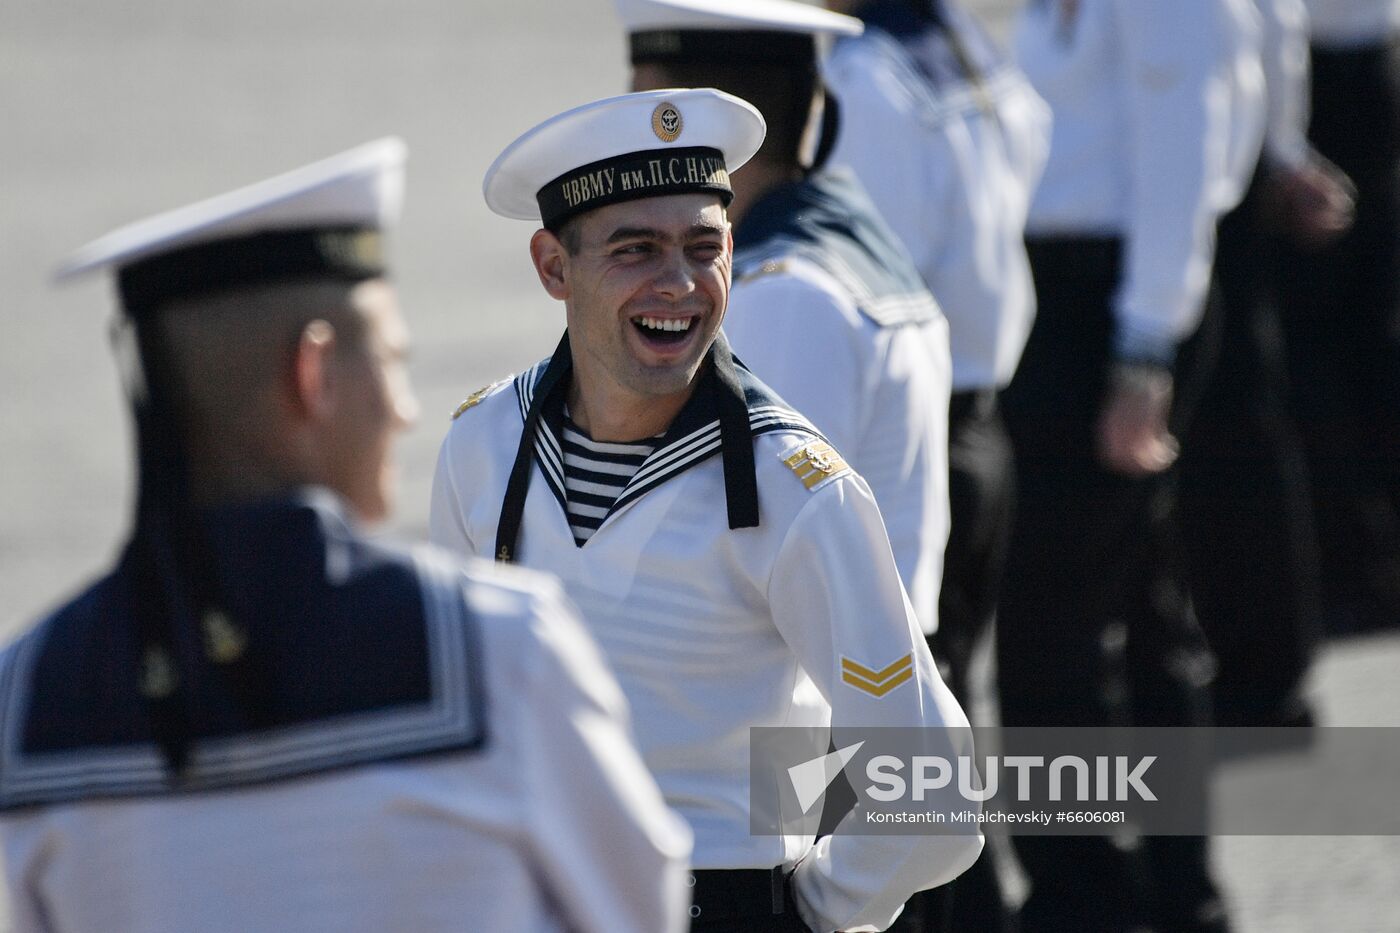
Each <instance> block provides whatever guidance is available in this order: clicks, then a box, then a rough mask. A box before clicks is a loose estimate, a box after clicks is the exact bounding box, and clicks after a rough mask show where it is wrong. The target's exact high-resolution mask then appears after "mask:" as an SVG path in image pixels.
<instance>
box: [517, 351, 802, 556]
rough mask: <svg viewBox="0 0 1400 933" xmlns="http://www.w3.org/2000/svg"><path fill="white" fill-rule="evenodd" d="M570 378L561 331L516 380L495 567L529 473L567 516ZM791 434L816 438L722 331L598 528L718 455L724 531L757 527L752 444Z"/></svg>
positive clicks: (522, 503)
mask: <svg viewBox="0 0 1400 933" xmlns="http://www.w3.org/2000/svg"><path fill="white" fill-rule="evenodd" d="M572 373H573V354H572V351H571V349H570V346H569V335H568V333H567V332H565V334H564V336H563V339H561V340H560V341H559V346H558V347H557V348H556V349H555V351H554V353H553V355H552V356H550V357H549V358H548V359H545V360H542V361H540V362H539V363H538V364H536V365H535V366H534V367H532V368H531V369H528V370H526V371H525V372H524V373H522V374H521V375H520V376H518V377H517V378H516V382H515V389H516V397H517V399H518V401H519V404H520V416H521V419H522V421H523V422H524V428H523V430H522V431H521V438H520V446H519V448H518V450H517V452H516V459H515V463H514V465H513V467H512V469H511V475H510V480H509V482H508V483H507V487H506V495H505V499H504V501H503V502H502V505H501V518H500V522H499V523H498V525H497V530H496V549H495V556H496V559H497V560H499V561H504V562H511V561H513V560H514V559H515V557H516V555H517V549H518V544H519V540H520V537H521V523H522V521H523V518H524V512H525V496H526V493H527V492H528V489H529V481H530V477H531V471H532V469H534V468H538V469H539V471H540V473H541V474H542V475H543V477H544V480H545V483H546V485H548V487H549V489H550V491H551V492H552V493H553V494H554V497H555V499H556V500H557V501H558V503H559V507H560V508H561V509H563V510H565V512H567V510H568V498H567V495H566V493H565V489H564V456H563V452H562V449H561V447H560V441H559V438H560V436H561V433H562V427H563V421H564V402H565V397H566V395H567V394H568V386H569V379H570V377H571V375H572ZM792 429H796V430H800V431H804V432H807V433H810V434H813V435H816V436H820V434H819V433H818V432H817V430H816V429H815V428H814V427H813V426H812V425H811V424H810V423H809V422H807V421H806V419H804V418H802V416H800V415H799V414H797V413H796V412H795V411H793V410H792V408H791V406H789V405H788V404H787V403H786V402H784V401H783V400H782V399H780V398H779V397H778V396H777V395H776V394H775V393H774V392H773V390H772V389H770V388H768V387H767V386H766V385H764V384H763V383H762V382H760V381H759V380H758V379H757V378H756V377H755V376H754V375H753V373H751V372H750V371H749V370H748V368H747V367H745V366H744V364H743V363H742V362H741V361H740V360H739V359H738V358H737V357H735V356H734V354H733V351H732V350H731V349H730V347H729V342H728V341H727V340H726V339H725V337H724V334H723V333H722V332H721V333H720V334H718V335H717V336H716V337H715V342H714V343H713V344H712V345H711V346H710V349H709V350H708V351H707V352H706V355H705V360H704V362H703V363H702V370H701V375H700V377H699V380H698V382H697V384H696V386H695V391H694V392H693V393H691V396H690V398H689V399H688V400H687V401H686V403H685V405H684V406H683V407H682V408H681V411H680V413H679V414H678V415H677V416H676V418H675V420H674V421H672V422H671V425H670V427H669V428H667V430H666V432H665V434H664V435H663V436H662V438H661V442H660V443H659V444H657V445H656V447H655V449H654V450H653V451H652V452H651V454H650V456H648V457H647V459H646V460H645V461H644V462H643V463H642V465H641V467H640V468H638V470H637V472H636V473H635V474H633V476H632V478H631V480H630V481H629V482H628V483H627V485H626V486H625V487H624V488H623V491H622V493H621V494H620V495H619V496H618V498H617V500H616V501H615V502H614V503H613V505H612V508H611V509H609V511H608V516H607V518H605V519H604V525H606V524H607V521H608V519H609V518H611V517H612V516H613V515H614V514H616V513H618V512H620V511H621V510H622V509H624V508H626V507H627V506H628V505H630V504H631V503H633V502H635V501H637V500H638V499H640V498H641V497H642V496H645V495H646V494H647V493H648V492H650V491H651V490H653V489H655V488H656V487H658V486H660V485H661V484H663V483H665V482H666V481H667V480H669V479H672V478H673V477H676V476H679V475H680V474H682V473H684V472H685V471H687V470H689V469H691V468H692V467H694V466H696V465H698V464H700V463H703V462H704V461H706V460H708V459H709V458H710V457H712V456H714V455H715V454H717V453H718V454H720V455H721V456H722V457H723V463H724V489H725V506H726V509H727V511H728V519H729V527H730V528H731V529H738V528H754V527H757V526H758V524H759V507H758V505H759V504H758V481H757V477H756V472H755V466H754V451H753V438H754V437H756V436H758V435H760V434H765V433H768V432H771V431H778V430H792ZM585 547H587V545H585Z"/></svg>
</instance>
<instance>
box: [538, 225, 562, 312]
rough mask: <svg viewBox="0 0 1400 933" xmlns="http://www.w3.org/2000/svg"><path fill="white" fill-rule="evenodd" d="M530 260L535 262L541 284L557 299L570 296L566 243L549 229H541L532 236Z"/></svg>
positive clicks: (560, 299)
mask: <svg viewBox="0 0 1400 933" xmlns="http://www.w3.org/2000/svg"><path fill="white" fill-rule="evenodd" d="M530 261H531V262H533V263H534V264H535V274H536V275H538V276H539V277H540V284H541V285H543V286H544V290H545V291H546V292H548V293H549V297H551V298H553V299H554V300H555V301H565V300H567V299H568V297H569V279H568V271H567V255H566V250H565V249H564V244H563V243H561V242H559V238H558V237H557V236H555V235H554V234H553V233H551V232H549V231H548V230H544V229H540V230H536V231H535V235H534V236H532V237H530Z"/></svg>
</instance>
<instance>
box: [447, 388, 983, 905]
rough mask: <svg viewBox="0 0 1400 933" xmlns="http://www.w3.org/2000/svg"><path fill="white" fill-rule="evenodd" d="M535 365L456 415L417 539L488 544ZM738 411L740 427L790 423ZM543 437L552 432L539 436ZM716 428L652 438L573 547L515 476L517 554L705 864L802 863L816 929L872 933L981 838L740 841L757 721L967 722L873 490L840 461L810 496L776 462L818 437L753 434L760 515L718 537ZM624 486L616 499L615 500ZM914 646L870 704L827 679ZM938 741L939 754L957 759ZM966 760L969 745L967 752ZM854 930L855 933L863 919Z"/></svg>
mask: <svg viewBox="0 0 1400 933" xmlns="http://www.w3.org/2000/svg"><path fill="white" fill-rule="evenodd" d="M543 365H544V364H540V365H539V366H537V367H535V368H534V369H532V370H529V371H527V372H526V373H524V374H523V375H522V376H520V377H518V378H517V379H516V380H514V381H513V382H511V383H505V384H503V385H501V386H498V387H496V388H495V389H493V390H492V391H491V392H490V393H489V394H487V395H485V396H484V397H483V398H481V400H480V402H479V404H477V405H476V406H475V407H473V408H471V409H470V410H467V411H466V412H465V413H463V414H462V415H461V416H460V417H459V418H458V419H457V420H456V421H455V422H454V423H453V425H452V428H451V430H450V431H449V432H448V435H447V438H446V440H445V441H444V442H443V446H442V451H441V453H440V455H439V459H438V468H437V475H436V478H435V481H434V488H433V503H432V510H431V515H430V520H431V527H432V536H433V539H434V540H435V541H436V542H438V543H440V544H443V545H446V546H448V547H450V548H452V549H454V550H457V551H461V552H465V553H469V554H490V553H492V551H493V549H494V545H495V538H496V531H497V525H498V521H499V518H500V513H501V505H502V500H503V497H504V496H505V492H506V486H507V482H508V479H509V473H510V471H511V467H512V465H513V463H514V460H515V455H516V451H517V446H518V444H519V441H520V435H521V430H522V427H523V424H524V413H525V411H527V410H528V409H529V406H530V403H531V401H532V400H533V387H534V385H535V379H536V378H537V376H538V375H539V373H540V372H541V371H542V369H543ZM796 417H797V416H795V415H793V414H792V413H791V412H787V411H784V410H779V409H772V408H770V409H766V410H759V409H753V410H751V420H752V421H753V422H754V424H755V425H756V426H758V425H761V424H763V423H765V422H769V423H771V422H773V421H774V419H778V420H781V421H784V422H786V421H789V420H791V419H794V418H796ZM544 433H545V434H546V435H547V434H548V432H544ZM718 433H719V432H718V428H717V426H715V427H713V428H712V429H702V430H700V431H697V432H695V433H694V434H693V435H691V436H690V437H688V438H686V439H681V440H679V441H676V442H673V443H670V444H666V445H662V446H661V447H659V448H658V449H657V451H656V452H655V453H654V454H653V455H652V457H651V458H650V459H649V460H648V463H647V464H645V465H643V467H642V469H641V470H640V471H638V474H637V477H635V478H634V480H633V482H634V484H640V483H646V482H650V481H654V480H656V479H658V478H662V477H664V479H662V481H661V482H660V483H659V485H656V486H654V487H652V488H650V490H649V491H647V492H645V493H644V494H642V495H641V496H639V497H637V498H633V499H631V500H630V501H629V502H628V504H626V505H624V506H623V507H622V508H620V509H619V510H617V511H614V512H613V513H612V514H611V515H610V516H609V517H608V518H607V519H606V520H605V521H604V522H603V524H602V526H601V527H600V528H599V529H598V530H597V531H596V532H595V533H594V535H593V537H592V538H590V539H589V541H588V543H587V544H585V545H584V546H583V547H578V546H576V545H575V544H574V540H573V536H572V534H571V533H570V531H569V525H568V521H567V518H566V516H565V512H564V509H563V507H562V506H561V504H560V501H559V499H558V498H557V496H558V493H557V491H555V490H553V489H552V488H551V485H550V483H549V482H548V481H547V479H546V474H545V472H543V470H545V469H548V470H551V471H553V470H555V469H556V467H557V462H556V461H557V451H554V450H553V448H552V447H551V445H549V444H548V443H547V442H544V441H542V442H541V446H540V450H541V451H542V452H541V453H539V454H537V456H539V457H544V458H545V463H546V466H543V467H542V466H541V463H540V461H539V460H538V459H537V460H536V462H535V463H534V464H533V466H532V471H531V474H530V488H529V494H528V496H527V498H526V500H525V506H524V514H523V520H522V523H521V529H522V531H521V536H520V540H519V545H518V549H517V551H516V556H517V557H518V559H519V560H520V561H521V563H523V564H524V565H526V566H529V567H534V568H546V569H548V570H550V571H551V572H553V573H555V574H557V575H558V576H559V577H560V578H561V580H562V581H563V583H564V586H565V588H566V590H567V591H568V593H569V595H570V596H571V597H572V598H573V599H574V600H575V601H576V602H577V603H578V605H579V607H580V609H582V611H583V616H584V619H585V621H586V622H587V623H588V626H589V629H590V631H591V633H592V634H593V636H594V637H595V638H596V639H597V641H598V643H599V644H600V645H601V647H602V649H603V653H604V655H605V656H606V657H607V659H608V661H609V662H610V664H611V665H612V668H613V670H614V672H615V673H616V674H617V677H618V680H619V682H620V683H621V684H622V688H623V692H624V693H626V695H627V697H628V699H629V701H630V702H631V707H632V710H633V714H634V728H635V731H636V736H637V743H638V746H639V747H640V748H641V750H642V755H643V757H644V758H645V760H646V763H647V764H648V765H649V766H650V768H651V770H652V772H653V774H655V776H656V780H657V783H658V784H659V785H660V786H661V789H662V792H663V794H664V795H665V798H666V801H667V803H669V804H670V805H671V806H672V807H673V808H674V809H675V810H676V811H678V812H679V813H680V814H681V815H682V816H683V817H684V818H685V819H686V820H687V821H688V822H689V823H690V826H691V828H692V829H693V830H694V833H695V853H694V858H693V861H694V865H695V867H696V868H702V869H719V868H725V869H744V868H772V867H774V866H777V865H786V866H791V865H793V864H794V863H795V862H797V861H798V859H802V861H801V863H800V864H798V865H797V868H796V874H795V876H794V890H795V892H796V896H797V901H798V904H799V907H800V909H801V910H802V911H803V913H804V916H805V918H806V919H807V921H808V922H809V923H811V924H812V925H813V926H814V927H815V928H817V929H822V930H834V929H849V928H857V927H864V928H868V929H884V928H885V926H887V925H888V924H889V923H891V922H892V921H893V919H894V917H895V916H896V915H897V913H898V911H899V910H900V909H901V908H902V906H903V903H904V901H905V900H906V899H907V898H908V896H909V895H910V894H912V893H913V892H914V891H916V890H920V889H923V888H927V887H932V886H934V885H938V884H943V883H945V882H947V881H949V880H951V879H952V878H954V877H956V876H957V875H958V874H959V873H961V872H962V871H963V870H964V869H966V868H967V866H968V865H970V864H971V863H972V862H973V861H975V859H976V857H977V855H978V853H979V852H980V851H981V844H982V843H981V837H980V836H979V835H952V836H948V835H941V836H940V835H928V836H884V837H876V836H866V837H862V836H855V835H844V834H838V835H835V836H830V837H826V838H824V839H823V840H822V841H821V842H820V843H819V844H817V845H815V846H814V845H813V844H812V840H811V838H810V837H807V838H799V837H792V836H789V837H779V836H755V835H751V834H750V826H749V729H750V727H753V726H824V725H826V724H828V723H830V724H832V725H833V726H843V725H852V726H853V725H872V726H874V725H878V726H896V725H903V726H913V725H927V726H940V725H947V726H965V725H966V722H967V719H966V717H965V716H964V714H963V712H962V710H961V708H960V707H959V706H958V704H957V701H956V700H955V699H954V698H953V696H952V694H951V693H950V692H949V691H948V689H947V687H946V686H944V684H943V682H942V681H941V680H940V679H939V676H938V672H937V670H936V668H935V667H934V663H933V658H932V657H931V656H930V654H929V652H928V648H927V646H926V645H925V643H924V640H923V638H922V636H921V634H920V632H919V628H918V624H917V622H916V620H915V618H914V615H913V612H912V610H911V608H910V606H909V604H908V600H907V598H906V597H905V595H904V591H903V587H902V586H901V585H900V582H899V575H898V572H897V571H896V569H895V565H894V560H893V558H892V556H891V554H890V551H889V545H888V543H887V541H886V537H885V530H884V527H883V524H882V522H881V520H880V514H879V511H878V510H877V509H876V507H875V501H874V499H873V497H872V496H871V494H870V490H869V487H867V486H866V484H865V482H864V481H863V480H861V479H860V478H859V477H858V476H856V475H855V474H854V473H852V472H851V471H850V470H849V469H847V468H844V464H842V465H841V466H842V467H843V468H842V469H839V470H837V471H835V472H832V473H831V474H830V475H826V476H816V475H815V474H812V475H809V476H808V480H809V481H812V480H816V481H815V482H813V484H812V486H811V488H810V489H809V488H808V486H807V483H806V482H804V481H803V479H802V478H800V476H799V472H800V471H806V470H810V467H801V468H798V467H790V466H788V465H787V464H786V463H785V462H784V461H785V460H786V459H788V458H793V457H794V456H795V455H796V459H795V460H794V463H799V462H800V461H802V460H803V458H804V457H805V456H806V455H805V454H804V451H805V450H806V449H807V448H808V447H809V446H811V445H812V444H814V443H817V442H818V441H819V439H818V438H817V437H816V435H815V434H813V433H812V432H810V431H807V430H793V429H789V428H779V429H776V430H773V431H771V432H770V433H764V434H760V435H758V436H757V437H756V438H755V439H754V456H755V460H756V472H757V483H758V497H759V509H760V522H761V523H760V525H759V527H756V528H743V529H739V530H736V531H731V530H730V529H729V527H728V519H727V513H726V509H725V507H724V503H725V501H726V496H725V485H724V473H723V461H722V459H721V458H720V457H719V456H718V455H717V454H718V447H719V439H718ZM624 498H626V497H625V496H624ZM906 656H908V657H911V660H912V669H913V671H914V676H913V677H912V679H911V680H909V681H908V682H905V683H903V684H902V685H900V686H899V687H897V688H896V689H894V690H892V691H890V692H889V693H887V694H885V695H884V696H883V697H880V698H876V697H874V696H872V695H870V694H868V693H866V692H864V691H862V690H860V689H857V688H856V687H853V686H851V685H849V684H847V683H843V682H842V673H841V672H842V660H843V659H849V660H852V661H855V662H857V663H859V664H862V665H863V666H865V667H867V668H871V669H875V670H882V669H884V668H886V667H887V666H888V665H889V664H891V663H892V662H895V661H897V660H899V659H902V658H905V657H906ZM957 753H958V750H957V749H955V748H954V747H953V746H952V745H951V744H949V745H948V746H947V747H946V748H944V749H943V751H941V752H931V753H930V754H957ZM963 753H968V752H967V750H965V749H964V750H963ZM867 925H868V926H867Z"/></svg>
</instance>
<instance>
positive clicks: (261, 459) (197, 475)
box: [189, 438, 317, 507]
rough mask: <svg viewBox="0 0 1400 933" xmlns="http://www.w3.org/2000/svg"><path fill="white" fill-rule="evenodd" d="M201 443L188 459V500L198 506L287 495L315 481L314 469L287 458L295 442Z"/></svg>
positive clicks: (299, 459)
mask: <svg viewBox="0 0 1400 933" xmlns="http://www.w3.org/2000/svg"><path fill="white" fill-rule="evenodd" d="M223 441H224V442H221V443H218V444H200V443H198V442H197V441H196V443H195V445H194V448H195V450H194V455H193V456H192V457H191V458H190V466H189V470H190V498H191V501H193V502H194V504H195V505H198V506H205V507H207V506H217V505H231V504H234V503H238V502H250V501H252V500H254V499H264V498H268V497H271V496H275V495H277V494H279V493H286V492H290V491H291V490H293V489H296V488H298V487H300V486H306V485H312V484H314V483H315V482H316V477H315V474H316V472H317V471H316V470H314V469H311V468H308V467H307V466H306V465H305V463H304V462H303V461H304V459H305V458H303V457H301V456H289V455H288V454H289V453H294V452H296V450H297V448H298V447H299V445H298V444H296V443H295V442H291V443H288V444H286V445H282V446H279V447H277V448H276V449H274V448H271V447H269V446H268V445H267V444H266V442H265V441H259V440H257V439H249V440H248V441H247V442H246V443H227V441H228V438H224V439H223Z"/></svg>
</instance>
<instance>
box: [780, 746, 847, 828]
mask: <svg viewBox="0 0 1400 933" xmlns="http://www.w3.org/2000/svg"><path fill="white" fill-rule="evenodd" d="M864 744H865V742H863V741H862V742H857V743H855V744H854V745H847V746H846V747H845V748H838V749H837V750H836V751H834V752H831V753H829V754H826V755H820V756H818V757H816V758H813V759H811V760H810V761H804V762H802V764H800V765H793V766H792V767H791V768H788V777H789V778H790V779H791V780H792V789H793V790H794V791H796V792H797V804H798V806H800V807H801V808H802V812H803V813H806V812H808V811H809V810H811V809H812V807H813V806H815V805H816V803H817V801H818V800H820V799H821V797H822V794H825V793H826V789H827V788H828V787H830V786H831V782H832V781H834V780H836V775H838V774H840V773H841V769H843V768H845V767H846V763H847V762H849V761H850V760H851V759H852V758H854V757H855V754H856V752H858V751H860V747H861V746H862V745H864Z"/></svg>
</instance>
